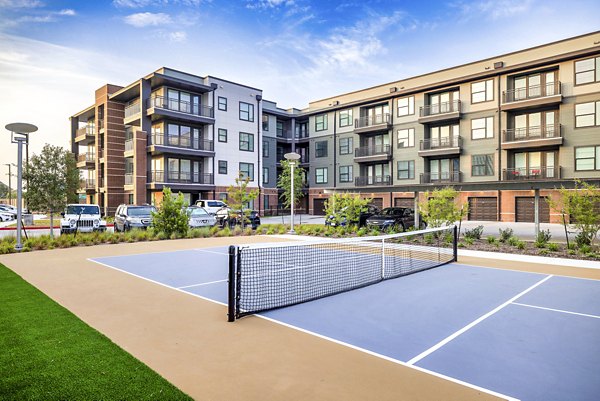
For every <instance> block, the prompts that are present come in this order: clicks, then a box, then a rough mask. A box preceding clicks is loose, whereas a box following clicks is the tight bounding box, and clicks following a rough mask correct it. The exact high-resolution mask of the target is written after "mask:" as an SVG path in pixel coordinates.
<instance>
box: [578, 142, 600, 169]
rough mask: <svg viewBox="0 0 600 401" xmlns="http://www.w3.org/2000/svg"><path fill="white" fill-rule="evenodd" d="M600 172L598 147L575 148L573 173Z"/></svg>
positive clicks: (599, 151) (599, 150)
mask: <svg viewBox="0 0 600 401" xmlns="http://www.w3.org/2000/svg"><path fill="white" fill-rule="evenodd" d="M590 170H600V146H586V147H581V148H575V171H590Z"/></svg>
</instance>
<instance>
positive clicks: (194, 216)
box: [187, 207, 217, 228]
mask: <svg viewBox="0 0 600 401" xmlns="http://www.w3.org/2000/svg"><path fill="white" fill-rule="evenodd" d="M187 213H188V216H189V224H190V228H197V227H212V226H214V225H215V224H217V219H216V218H215V216H213V215H211V214H210V213H208V212H207V211H206V210H205V209H204V208H202V207H188V209H187Z"/></svg>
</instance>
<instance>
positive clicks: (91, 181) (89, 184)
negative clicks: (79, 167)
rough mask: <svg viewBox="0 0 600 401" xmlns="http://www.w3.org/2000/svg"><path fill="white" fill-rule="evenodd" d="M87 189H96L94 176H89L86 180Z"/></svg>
mask: <svg viewBox="0 0 600 401" xmlns="http://www.w3.org/2000/svg"><path fill="white" fill-rule="evenodd" d="M84 185H85V190H86V191H95V190H96V180H95V179H93V178H88V179H87V180H85V182H84Z"/></svg>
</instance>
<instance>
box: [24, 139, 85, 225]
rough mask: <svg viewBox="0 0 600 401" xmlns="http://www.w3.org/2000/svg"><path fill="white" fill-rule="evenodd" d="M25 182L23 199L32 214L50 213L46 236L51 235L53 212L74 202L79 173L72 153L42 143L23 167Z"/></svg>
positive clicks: (75, 200)
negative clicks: (39, 151) (42, 146)
mask: <svg viewBox="0 0 600 401" xmlns="http://www.w3.org/2000/svg"><path fill="white" fill-rule="evenodd" d="M23 179H24V180H26V181H27V185H28V187H27V192H26V193H25V200H26V201H27V207H28V208H29V209H30V210H32V211H38V212H47V213H49V214H50V235H51V236H52V235H53V228H54V213H56V212H57V211H59V210H62V209H64V208H65V206H66V205H67V203H75V202H77V189H78V188H79V171H78V170H77V167H76V161H75V158H74V157H73V154H72V153H70V152H68V151H67V150H65V149H63V148H61V147H60V146H52V145H49V144H46V145H45V146H44V148H43V149H42V152H41V153H40V154H39V155H35V154H34V155H32V156H31V157H30V158H29V164H27V166H26V168H25V172H24V174H23Z"/></svg>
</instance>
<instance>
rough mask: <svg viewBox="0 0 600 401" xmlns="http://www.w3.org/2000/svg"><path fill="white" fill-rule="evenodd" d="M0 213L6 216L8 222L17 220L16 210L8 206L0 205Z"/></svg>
mask: <svg viewBox="0 0 600 401" xmlns="http://www.w3.org/2000/svg"><path fill="white" fill-rule="evenodd" d="M0 213H2V214H3V215H5V216H8V217H9V220H14V219H16V218H17V209H16V208H14V209H13V208H12V206H9V205H0ZM3 221H6V220H3Z"/></svg>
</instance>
